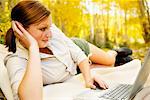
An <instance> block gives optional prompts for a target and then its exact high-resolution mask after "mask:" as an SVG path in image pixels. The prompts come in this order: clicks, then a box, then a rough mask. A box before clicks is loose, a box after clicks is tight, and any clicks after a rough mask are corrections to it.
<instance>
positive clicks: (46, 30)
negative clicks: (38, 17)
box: [27, 16, 52, 48]
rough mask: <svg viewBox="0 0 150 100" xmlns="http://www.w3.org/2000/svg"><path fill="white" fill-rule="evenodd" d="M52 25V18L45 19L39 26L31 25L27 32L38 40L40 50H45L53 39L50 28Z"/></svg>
mask: <svg viewBox="0 0 150 100" xmlns="http://www.w3.org/2000/svg"><path fill="white" fill-rule="evenodd" d="M51 25H52V19H51V16H50V17H48V18H45V19H44V20H42V21H41V22H40V23H38V24H31V25H29V27H28V28H27V31H28V32H29V33H30V34H31V35H32V36H33V37H34V38H35V39H36V41H37V42H38V45H39V48H45V47H46V46H47V44H48V40H49V39H50V38H51V36H52V34H51V31H50V27H51Z"/></svg>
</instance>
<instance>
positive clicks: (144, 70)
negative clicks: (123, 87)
mask: <svg viewBox="0 0 150 100" xmlns="http://www.w3.org/2000/svg"><path fill="white" fill-rule="evenodd" d="M135 67H136V66H135ZM149 73H150V48H149V50H148V53H147V55H146V56H145V58H144V63H143V65H142V67H141V69H140V71H139V74H138V76H137V78H136V81H135V83H134V85H133V89H132V92H131V95H130V97H132V96H134V95H135V94H136V93H137V92H138V91H139V90H140V89H142V88H143V85H144V83H145V82H146V80H147V78H148V76H149Z"/></svg>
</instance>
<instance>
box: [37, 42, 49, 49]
mask: <svg viewBox="0 0 150 100" xmlns="http://www.w3.org/2000/svg"><path fill="white" fill-rule="evenodd" d="M47 45H48V42H44V43H41V44H40V45H39V47H40V48H45V47H47Z"/></svg>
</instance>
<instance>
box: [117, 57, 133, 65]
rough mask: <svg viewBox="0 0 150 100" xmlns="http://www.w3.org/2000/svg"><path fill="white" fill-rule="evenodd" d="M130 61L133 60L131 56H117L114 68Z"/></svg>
mask: <svg viewBox="0 0 150 100" xmlns="http://www.w3.org/2000/svg"><path fill="white" fill-rule="evenodd" d="M132 60H133V58H132V57H131V56H126V57H121V56H120V57H119V56H117V57H116V61H115V66H120V65H123V64H125V63H127V62H130V61H132Z"/></svg>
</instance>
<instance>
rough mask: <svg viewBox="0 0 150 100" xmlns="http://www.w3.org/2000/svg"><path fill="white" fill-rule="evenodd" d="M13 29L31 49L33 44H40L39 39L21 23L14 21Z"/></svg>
mask: <svg viewBox="0 0 150 100" xmlns="http://www.w3.org/2000/svg"><path fill="white" fill-rule="evenodd" d="M12 29H13V31H14V33H15V36H16V37H17V38H19V40H21V42H22V43H23V44H24V46H25V47H26V48H27V49H29V48H30V47H31V46H38V43H37V41H36V40H35V39H34V37H32V36H31V35H30V33H29V32H28V31H26V30H25V29H24V28H23V26H22V25H21V23H19V22H17V21H12Z"/></svg>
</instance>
